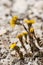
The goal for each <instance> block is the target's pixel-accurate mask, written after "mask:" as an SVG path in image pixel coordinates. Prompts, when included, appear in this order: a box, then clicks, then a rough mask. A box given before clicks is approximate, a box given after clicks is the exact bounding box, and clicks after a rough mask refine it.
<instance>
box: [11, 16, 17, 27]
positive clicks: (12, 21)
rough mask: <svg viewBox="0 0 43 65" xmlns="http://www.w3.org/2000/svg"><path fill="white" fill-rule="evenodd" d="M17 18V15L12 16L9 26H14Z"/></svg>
mask: <svg viewBox="0 0 43 65" xmlns="http://www.w3.org/2000/svg"><path fill="white" fill-rule="evenodd" d="M17 19H18V16H13V17H12V19H11V20H10V25H11V27H14V26H15V25H16V21H17Z"/></svg>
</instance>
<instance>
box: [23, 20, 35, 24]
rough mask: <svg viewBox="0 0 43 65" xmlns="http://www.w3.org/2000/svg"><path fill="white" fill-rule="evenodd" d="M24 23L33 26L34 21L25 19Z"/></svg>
mask: <svg viewBox="0 0 43 65" xmlns="http://www.w3.org/2000/svg"><path fill="white" fill-rule="evenodd" d="M24 22H25V23H27V24H34V23H35V20H27V19H25V20H24Z"/></svg>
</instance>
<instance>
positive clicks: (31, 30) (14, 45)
mask: <svg viewBox="0 0 43 65" xmlns="http://www.w3.org/2000/svg"><path fill="white" fill-rule="evenodd" d="M18 20H20V19H19V18H18V16H13V17H12V19H11V20H10V26H11V27H12V28H13V27H15V26H16V25H22V26H23V27H24V29H25V30H26V31H25V32H22V33H20V34H18V35H17V36H16V38H18V39H19V41H20V42H21V45H22V47H23V48H24V49H25V51H26V48H25V46H24V44H25V43H23V40H22V38H23V36H24V37H25V41H26V43H27V44H28V42H27V35H28V36H29V38H30V43H31V39H32V41H33V36H35V34H34V28H33V27H32V24H34V23H35V20H28V19H24V20H23V19H22V20H23V21H24V23H26V24H27V25H28V30H27V28H26V27H25V25H23V23H20V22H17V21H18ZM10 49H15V50H16V51H17V52H18V54H19V56H20V59H24V57H23V54H22V52H21V51H20V48H19V47H18V46H17V43H15V42H14V43H12V44H11V45H10ZM26 52H27V51H26Z"/></svg>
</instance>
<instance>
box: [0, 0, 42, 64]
mask: <svg viewBox="0 0 43 65" xmlns="http://www.w3.org/2000/svg"><path fill="white" fill-rule="evenodd" d="M14 15H17V16H18V17H19V19H22V18H23V19H26V18H27V17H28V18H29V19H35V20H36V23H35V24H33V25H32V26H33V27H34V29H35V30H34V31H35V35H36V37H39V38H40V39H41V41H40V42H42V43H40V44H38V45H37V44H36V46H37V47H38V48H39V50H38V49H37V47H34V45H33V44H32V46H33V52H32V51H31V46H30V44H28V45H27V44H25V46H26V49H27V52H28V53H30V55H29V57H26V56H25V57H24V58H25V59H24V62H23V61H22V60H19V55H18V54H17V52H16V51H15V50H10V49H9V46H10V44H11V43H13V42H18V44H17V46H19V47H20V50H21V51H22V52H23V55H25V54H26V51H25V50H24V48H22V47H21V44H20V41H19V40H18V39H17V38H16V36H17V35H18V34H19V33H21V32H23V31H25V29H24V28H23V26H22V25H19V26H18V25H16V26H15V28H11V26H10V19H11V18H12V16H14ZM20 23H23V21H22V20H20ZM23 24H24V25H25V26H26V28H28V26H27V24H25V23H23ZM27 41H28V42H29V38H28V35H27ZM35 48H36V49H37V51H36V50H34V49H35ZM0 65H43V0H0Z"/></svg>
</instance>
